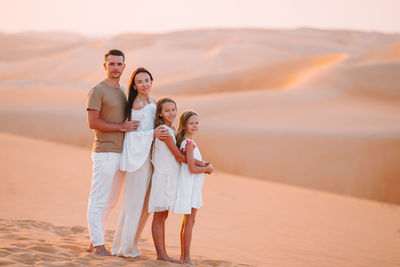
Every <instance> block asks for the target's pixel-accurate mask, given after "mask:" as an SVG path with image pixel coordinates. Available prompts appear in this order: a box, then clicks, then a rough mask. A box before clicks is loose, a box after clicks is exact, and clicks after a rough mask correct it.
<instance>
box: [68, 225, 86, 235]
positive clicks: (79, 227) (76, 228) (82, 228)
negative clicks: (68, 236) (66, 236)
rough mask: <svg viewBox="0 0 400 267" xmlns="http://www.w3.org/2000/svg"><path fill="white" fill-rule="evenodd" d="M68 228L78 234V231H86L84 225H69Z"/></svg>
mask: <svg viewBox="0 0 400 267" xmlns="http://www.w3.org/2000/svg"><path fill="white" fill-rule="evenodd" d="M70 230H71V232H72V233H74V234H80V233H83V232H85V231H86V228H85V227H82V226H73V227H71V229H70Z"/></svg>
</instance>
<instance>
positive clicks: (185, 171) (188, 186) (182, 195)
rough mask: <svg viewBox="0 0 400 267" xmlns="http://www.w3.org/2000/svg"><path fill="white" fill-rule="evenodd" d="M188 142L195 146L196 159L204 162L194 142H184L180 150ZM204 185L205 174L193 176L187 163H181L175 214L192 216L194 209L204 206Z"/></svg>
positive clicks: (188, 140)
mask: <svg viewBox="0 0 400 267" xmlns="http://www.w3.org/2000/svg"><path fill="white" fill-rule="evenodd" d="M187 142H191V143H192V144H193V145H194V146H195V147H194V150H193V157H194V159H197V160H202V158H201V154H200V150H199V148H198V147H197V145H196V143H195V142H194V141H193V140H191V139H185V140H183V141H182V144H181V146H180V149H181V150H184V149H185V147H186V143H187ZM203 183H204V173H199V174H193V173H191V172H190V171H189V167H188V165H187V164H186V163H183V162H182V163H181V168H180V171H179V177H178V188H177V192H176V201H175V209H174V212H175V213H178V214H191V213H192V208H195V209H199V208H200V207H201V206H202V205H203V198H202V195H201V190H202V188H203Z"/></svg>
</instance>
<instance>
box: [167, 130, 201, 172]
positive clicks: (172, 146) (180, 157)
mask: <svg viewBox="0 0 400 267" xmlns="http://www.w3.org/2000/svg"><path fill="white" fill-rule="evenodd" d="M164 142H165V144H166V145H167V147H168V149H169V150H170V151H171V153H172V155H174V157H175V159H176V161H178V162H184V163H186V155H185V153H183V152H182V151H180V150H179V149H178V147H177V146H176V144H175V142H174V139H173V138H172V136H168V137H167V139H166V140H165V141H164ZM194 163H195V165H196V166H199V167H205V166H206V162H205V161H202V160H197V159H195V160H194Z"/></svg>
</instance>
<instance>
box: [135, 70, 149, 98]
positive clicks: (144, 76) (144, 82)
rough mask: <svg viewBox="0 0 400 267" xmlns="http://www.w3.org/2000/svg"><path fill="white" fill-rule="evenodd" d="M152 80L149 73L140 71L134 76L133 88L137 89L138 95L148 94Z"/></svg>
mask: <svg viewBox="0 0 400 267" xmlns="http://www.w3.org/2000/svg"><path fill="white" fill-rule="evenodd" d="M152 84H153V82H152V81H151V78H150V75H149V74H148V73H146V72H140V73H138V74H136V76H135V85H134V88H135V89H136V90H137V91H138V94H139V95H143V96H148V95H149V94H150V89H151V86H152Z"/></svg>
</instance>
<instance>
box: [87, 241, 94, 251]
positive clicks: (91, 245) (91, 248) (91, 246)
mask: <svg viewBox="0 0 400 267" xmlns="http://www.w3.org/2000/svg"><path fill="white" fill-rule="evenodd" d="M86 251H87V252H93V243H92V242H90V245H89V247H88V249H87V250H86Z"/></svg>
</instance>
